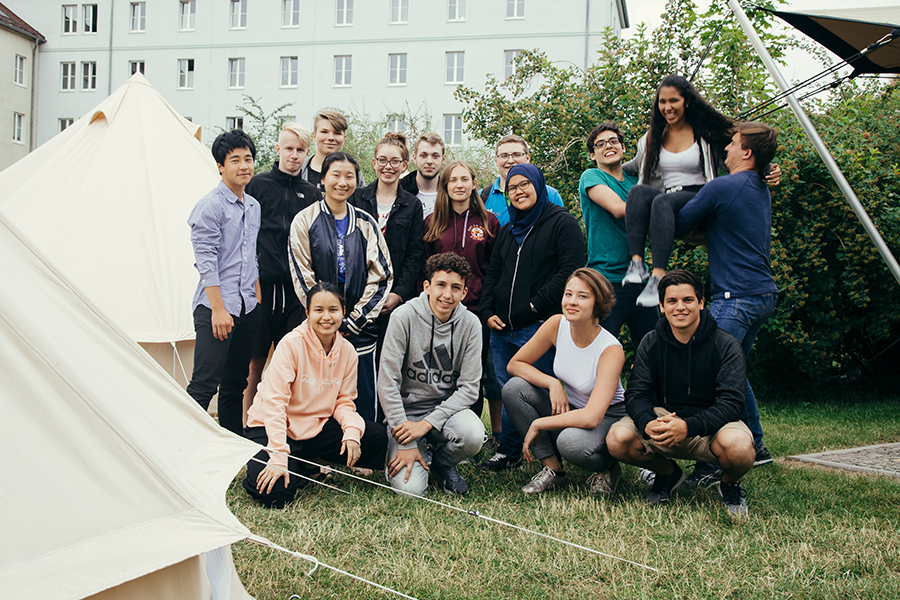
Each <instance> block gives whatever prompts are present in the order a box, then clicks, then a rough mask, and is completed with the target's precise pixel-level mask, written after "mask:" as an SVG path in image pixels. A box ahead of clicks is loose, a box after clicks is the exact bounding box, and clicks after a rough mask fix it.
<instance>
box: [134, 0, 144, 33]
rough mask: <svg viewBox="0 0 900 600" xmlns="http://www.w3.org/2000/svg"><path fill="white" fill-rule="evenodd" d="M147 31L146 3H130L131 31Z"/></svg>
mask: <svg viewBox="0 0 900 600" xmlns="http://www.w3.org/2000/svg"><path fill="white" fill-rule="evenodd" d="M146 29H147V3H146V2H132V3H131V31H133V32H140V31H146Z"/></svg>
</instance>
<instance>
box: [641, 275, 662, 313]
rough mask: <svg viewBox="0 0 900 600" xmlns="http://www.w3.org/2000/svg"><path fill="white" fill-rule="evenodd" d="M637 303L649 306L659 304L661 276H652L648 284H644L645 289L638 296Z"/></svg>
mask: <svg viewBox="0 0 900 600" xmlns="http://www.w3.org/2000/svg"><path fill="white" fill-rule="evenodd" d="M635 304H637V305H638V306H646V307H647V308H653V307H654V306H659V277H657V276H656V275H651V276H650V279H648V280H647V285H645V286H644V291H643V292H641V295H640V296H638V297H637V300H636V301H635Z"/></svg>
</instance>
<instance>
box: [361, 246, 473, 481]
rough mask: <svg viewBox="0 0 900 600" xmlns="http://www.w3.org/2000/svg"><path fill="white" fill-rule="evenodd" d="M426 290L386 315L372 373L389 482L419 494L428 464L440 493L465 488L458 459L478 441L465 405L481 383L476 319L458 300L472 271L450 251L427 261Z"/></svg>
mask: <svg viewBox="0 0 900 600" xmlns="http://www.w3.org/2000/svg"><path fill="white" fill-rule="evenodd" d="M425 272H426V275H427V277H426V280H425V283H424V288H425V291H424V292H422V293H421V294H420V295H419V296H418V297H417V298H413V299H412V300H410V301H409V302H407V303H406V304H403V305H402V306H400V307H399V308H398V309H397V310H396V311H395V312H394V314H393V315H392V316H391V321H390V323H389V324H388V328H387V333H386V335H385V339H384V346H383V348H382V351H381V363H380V365H379V372H378V397H379V400H380V402H381V407H382V409H383V410H384V414H385V418H386V419H387V424H388V431H389V432H390V435H389V436H388V454H387V455H388V466H387V477H388V481H390V484H391V487H393V488H394V489H397V490H401V491H404V492H408V493H411V494H415V495H417V496H424V495H425V491H426V490H427V488H428V466H427V465H426V464H425V460H424V459H423V458H422V456H423V454H424V453H425V447H426V445H427V444H428V443H429V442H430V443H431V444H433V445H434V446H435V452H434V460H433V461H432V463H431V473H432V475H434V478H435V481H436V483H437V484H438V485H440V486H441V487H442V488H443V489H444V491H445V492H447V493H450V494H467V493H468V492H469V486H468V485H467V484H466V482H465V481H464V480H463V478H462V477H460V475H459V471H457V469H456V465H457V464H459V462H460V461H462V460H465V459H466V458H469V457H470V456H475V454H477V453H478V451H479V450H481V445H482V443H484V424H483V423H482V422H481V419H480V418H479V417H478V416H477V415H476V414H475V413H474V412H472V411H471V410H469V407H470V406H472V404H474V403H475V401H476V400H477V398H478V393H479V389H480V382H481V338H482V332H481V322H480V321H479V320H478V317H476V316H475V315H474V314H473V313H471V312H469V311H468V310H467V309H466V307H465V306H464V305H463V304H461V303H460V302H461V301H462V299H463V298H464V297H465V295H466V292H467V289H466V281H467V280H468V279H469V276H471V274H472V268H471V267H470V266H469V263H468V262H467V261H466V260H465V259H464V258H462V257H461V256H459V255H457V254H453V253H451V252H448V253H445V254H437V255H435V256H432V257H431V258H429V259H428V261H427V262H426V264H425Z"/></svg>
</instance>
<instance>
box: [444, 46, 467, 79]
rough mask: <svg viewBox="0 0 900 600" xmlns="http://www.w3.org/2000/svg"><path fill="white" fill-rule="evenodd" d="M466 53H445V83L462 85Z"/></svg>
mask: <svg viewBox="0 0 900 600" xmlns="http://www.w3.org/2000/svg"><path fill="white" fill-rule="evenodd" d="M465 65H466V53H465V52H448V53H447V79H446V83H462V82H463V74H464V72H465Z"/></svg>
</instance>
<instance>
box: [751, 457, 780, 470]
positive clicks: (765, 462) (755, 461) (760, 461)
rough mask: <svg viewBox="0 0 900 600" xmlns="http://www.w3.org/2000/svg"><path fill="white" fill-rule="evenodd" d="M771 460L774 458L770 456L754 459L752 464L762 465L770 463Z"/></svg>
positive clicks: (773, 460)
mask: <svg viewBox="0 0 900 600" xmlns="http://www.w3.org/2000/svg"><path fill="white" fill-rule="evenodd" d="M773 462H775V459H774V458H772V457H771V456H770V457H769V458H764V459H762V460H754V461H753V466H754V467H764V466H765V465H771V464H772V463H773Z"/></svg>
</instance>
